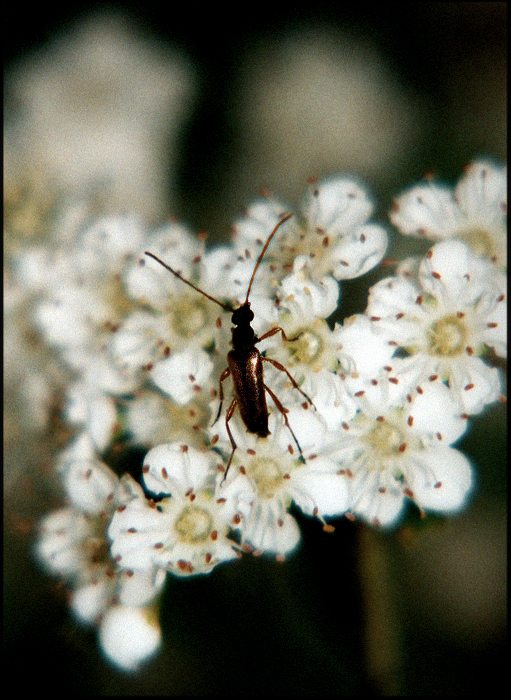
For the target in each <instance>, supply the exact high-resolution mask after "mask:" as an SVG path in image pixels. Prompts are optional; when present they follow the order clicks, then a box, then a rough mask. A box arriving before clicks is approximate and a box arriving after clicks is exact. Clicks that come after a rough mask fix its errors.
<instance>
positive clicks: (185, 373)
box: [151, 348, 213, 405]
mask: <svg viewBox="0 0 511 700" xmlns="http://www.w3.org/2000/svg"><path fill="white" fill-rule="evenodd" d="M212 371H213V363H212V362H211V360H210V358H209V355H208V354H207V353H206V352H205V351H204V350H200V349H198V348H195V349H190V350H184V351H183V352H179V353H175V354H174V355H172V356H171V357H169V358H168V359H166V360H162V361H161V362H157V363H156V364H155V366H154V367H153V369H152V371H151V379H152V380H153V382H154V383H155V384H156V386H157V387H158V388H159V389H161V390H162V391H164V392H165V393H166V394H168V395H169V396H171V397H172V398H173V399H174V401H176V402H177V403H178V404H180V405H184V404H186V403H188V402H189V401H191V400H192V399H193V398H194V397H195V396H196V395H197V393H198V392H200V391H202V389H203V386H204V384H206V383H207V381H208V379H209V377H210V375H211V372H212Z"/></svg>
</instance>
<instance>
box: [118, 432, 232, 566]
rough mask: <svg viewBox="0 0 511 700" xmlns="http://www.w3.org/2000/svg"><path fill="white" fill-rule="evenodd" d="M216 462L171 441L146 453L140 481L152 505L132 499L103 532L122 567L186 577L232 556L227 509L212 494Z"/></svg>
mask: <svg viewBox="0 0 511 700" xmlns="http://www.w3.org/2000/svg"><path fill="white" fill-rule="evenodd" d="M218 461H219V458H218V455H215V453H214V452H201V451H199V450H196V449H195V448H193V447H189V446H188V445H182V444H181V445H180V444H177V443H174V444H166V445H159V446H157V447H155V448H153V449H152V450H150V451H149V452H148V454H147V455H146V457H145V460H144V467H143V473H144V481H145V484H146V486H147V488H148V489H149V491H150V492H151V493H153V494H154V496H155V498H156V497H158V498H157V502H154V501H151V500H147V499H146V498H144V497H143V496H141V495H136V496H135V498H133V499H132V500H131V501H130V502H128V503H127V504H125V505H123V506H121V507H120V508H119V509H118V510H117V512H116V513H115V515H114V518H113V520H112V523H111V525H110V528H109V535H110V537H111V539H112V552H113V554H114V556H115V558H116V561H117V562H118V563H119V565H120V566H121V567H122V568H127V569H132V570H138V571H146V570H148V569H150V568H151V567H152V566H156V567H158V568H162V569H165V570H167V571H172V573H174V574H177V575H181V576H186V575H189V574H198V573H209V572H210V571H211V570H212V569H213V568H214V567H215V566H216V565H217V564H218V563H220V562H222V561H227V560H229V559H232V558H234V557H236V556H237V555H236V552H235V549H234V547H235V543H234V542H233V541H232V540H230V539H229V538H228V534H229V530H230V519H231V515H232V511H231V509H230V506H229V504H228V503H225V502H224V500H222V499H220V500H219V499H217V498H215V495H214V478H215V473H216V465H217V462H218Z"/></svg>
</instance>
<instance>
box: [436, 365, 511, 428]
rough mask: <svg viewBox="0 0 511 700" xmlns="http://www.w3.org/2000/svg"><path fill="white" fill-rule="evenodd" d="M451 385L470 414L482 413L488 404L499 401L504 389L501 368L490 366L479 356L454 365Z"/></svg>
mask: <svg viewBox="0 0 511 700" xmlns="http://www.w3.org/2000/svg"><path fill="white" fill-rule="evenodd" d="M449 386H450V388H451V391H452V392H453V393H454V394H455V395H456V396H457V398H458V399H459V401H460V403H461V406H462V408H463V411H464V413H467V414H468V415H473V414H475V413H480V412H481V411H482V410H483V409H484V408H485V407H486V406H487V405H488V404H491V403H493V402H494V401H497V400H498V398H499V396H500V394H501V391H502V386H501V375H500V373H499V370H498V369H497V368H496V367H489V366H488V365H487V364H485V363H484V362H483V360H481V358H479V357H472V358H470V359H469V360H467V361H466V362H465V363H464V364H459V365H453V367H452V369H451V372H450V375H449Z"/></svg>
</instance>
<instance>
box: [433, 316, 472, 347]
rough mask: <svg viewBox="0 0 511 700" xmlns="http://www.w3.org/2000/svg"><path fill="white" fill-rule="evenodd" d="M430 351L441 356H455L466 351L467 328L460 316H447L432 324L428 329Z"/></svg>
mask: <svg viewBox="0 0 511 700" xmlns="http://www.w3.org/2000/svg"><path fill="white" fill-rule="evenodd" d="M427 340H428V345H429V352H430V353H431V354H432V355H439V356H441V357H454V356H455V355H460V354H461V353H462V352H464V350H465V347H466V344H467V342H466V341H467V329H466V326H465V324H464V323H463V319H462V318H459V317H458V316H455V315H452V316H445V317H444V318H441V319H440V320H438V321H435V322H434V323H432V324H431V326H430V327H429V328H428V331H427Z"/></svg>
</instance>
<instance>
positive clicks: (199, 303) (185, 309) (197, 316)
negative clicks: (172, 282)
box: [170, 294, 209, 338]
mask: <svg viewBox="0 0 511 700" xmlns="http://www.w3.org/2000/svg"><path fill="white" fill-rule="evenodd" d="M206 304H207V302H205V301H203V299H201V297H200V296H199V295H198V294H197V296H196V297H194V298H193V299H192V298H191V297H189V296H186V295H185V296H181V297H179V298H178V299H177V300H176V302H175V304H173V305H172V309H171V318H170V324H171V327H172V330H173V331H174V333H175V334H176V335H178V336H179V337H181V338H193V337H194V336H195V335H197V334H198V333H199V332H200V331H201V330H203V328H204V327H205V326H206V325H207V324H208V322H209V313H208V309H207V307H206Z"/></svg>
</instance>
